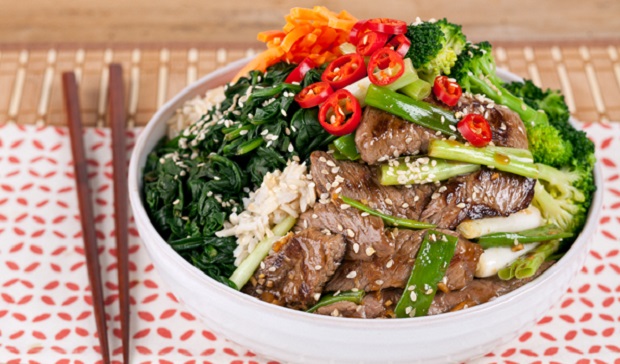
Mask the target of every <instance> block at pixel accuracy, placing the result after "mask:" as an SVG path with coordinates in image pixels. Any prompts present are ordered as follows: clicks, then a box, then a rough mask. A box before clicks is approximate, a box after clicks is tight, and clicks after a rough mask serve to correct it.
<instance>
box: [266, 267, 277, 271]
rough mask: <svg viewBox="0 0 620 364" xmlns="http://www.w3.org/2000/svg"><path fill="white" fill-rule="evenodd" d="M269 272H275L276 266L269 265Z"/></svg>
mask: <svg viewBox="0 0 620 364" xmlns="http://www.w3.org/2000/svg"><path fill="white" fill-rule="evenodd" d="M267 270H268V271H270V272H275V271H276V267H269V269H267Z"/></svg>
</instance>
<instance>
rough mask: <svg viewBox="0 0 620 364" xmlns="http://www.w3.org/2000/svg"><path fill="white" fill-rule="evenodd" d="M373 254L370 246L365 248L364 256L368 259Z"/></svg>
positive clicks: (373, 251)
mask: <svg viewBox="0 0 620 364" xmlns="http://www.w3.org/2000/svg"><path fill="white" fill-rule="evenodd" d="M374 253H375V250H374V249H373V248H372V247H371V246H369V247H368V248H366V255H368V256H369V257H370V256H372V255H373V254H374Z"/></svg>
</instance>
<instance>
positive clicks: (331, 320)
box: [128, 57, 603, 329]
mask: <svg viewBox="0 0 620 364" xmlns="http://www.w3.org/2000/svg"><path fill="white" fill-rule="evenodd" d="M252 58H253V57H246V58H243V59H240V60H238V61H235V62H232V63H229V64H228V65H227V66H224V67H222V68H220V69H218V70H216V71H214V72H211V73H209V74H207V75H205V76H203V77H201V78H200V79H198V80H196V81H195V82H193V83H192V84H190V85H188V86H186V87H185V88H183V90H181V91H180V92H179V93H177V94H176V95H175V96H174V97H173V98H172V99H170V100H168V101H167V102H166V103H165V104H164V105H162V106H161V107H160V108H159V109H158V110H157V112H156V113H155V114H154V115H153V117H152V118H151V119H150V120H149V122H148V124H147V125H146V127H145V128H144V129H143V130H142V131H141V133H140V135H139V137H138V140H137V141H136V144H135V146H134V148H133V151H132V154H131V160H130V165H129V176H128V179H129V199H130V203H131V207H132V212H133V215H134V219H135V220H136V222H137V221H138V220H140V221H143V222H145V224H144V228H145V229H146V230H147V234H145V237H141V241H142V243H143V244H145V245H149V244H150V245H155V246H156V248H157V251H158V252H159V253H161V254H164V255H165V256H166V258H167V259H169V260H170V261H171V262H172V263H173V264H176V265H181V266H184V267H185V270H184V272H185V273H187V274H191V276H192V277H193V278H194V279H196V280H197V281H198V283H200V284H201V285H203V286H205V287H207V288H208V289H210V290H213V291H215V293H216V294H221V295H222V296H223V297H226V298H228V299H238V300H242V302H243V303H244V305H246V308H247V309H251V310H257V311H259V312H266V313H270V314H273V315H278V316H282V315H284V316H287V317H289V318H290V319H292V320H296V321H300V322H306V323H308V324H313V325H317V324H318V325H320V324H330V325H332V324H336V325H338V326H340V327H342V328H352V329H361V328H369V327H370V328H377V329H378V328H386V329H391V328H399V329H400V328H405V327H407V326H412V327H424V326H427V325H438V324H441V323H442V322H445V321H453V320H458V319H459V318H460V317H462V316H471V315H475V314H484V313H485V312H487V311H489V310H495V309H501V308H502V307H504V306H507V305H509V303H510V302H513V301H517V300H520V299H521V298H522V297H524V296H525V297H527V296H528V295H529V293H530V292H531V291H532V290H534V289H535V288H536V287H537V286H539V285H543V284H544V283H545V282H547V281H549V280H552V279H553V278H554V277H555V276H557V275H559V274H562V273H563V268H564V267H565V266H566V265H567V264H569V263H568V262H569V261H571V260H572V259H571V258H574V256H575V255H577V254H579V252H580V251H581V250H582V248H583V249H586V251H587V250H589V246H588V243H589V240H590V239H591V238H592V237H593V235H594V233H595V231H596V225H597V223H598V217H599V214H600V211H601V205H602V195H603V193H602V192H603V178H602V171H601V165H600V161H599V160H597V162H596V164H595V168H594V178H595V185H596V187H597V189H596V191H595V193H594V197H593V201H592V205H591V206H590V210H589V212H588V217H587V220H586V224H585V225H584V227H583V229H582V231H581V232H580V234H579V236H578V237H577V239H576V240H575V242H574V243H573V245H572V246H571V248H570V249H569V250H568V251H567V252H566V254H565V255H564V256H563V257H562V258H561V259H560V260H558V261H557V262H556V263H555V264H554V265H553V266H551V267H550V268H549V269H548V270H547V271H545V272H544V273H543V274H542V275H540V276H539V277H537V278H536V279H535V280H534V281H532V282H529V283H528V284H525V285H524V286H522V287H520V288H518V289H516V290H514V291H512V292H510V293H508V294H505V295H503V296H500V297H498V298H496V299H494V300H492V301H489V302H486V303H485V304H481V305H478V306H474V307H471V308H468V309H467V310H460V311H456V312H447V313H443V314H440V315H433V316H424V317H416V318H415V319H409V320H360V319H355V318H346V317H331V316H324V315H315V314H310V313H307V312H304V311H297V310H292V309H289V308H285V307H281V306H277V305H273V304H270V303H267V302H264V301H261V300H259V299H256V298H255V297H252V296H250V295H247V294H245V293H242V292H240V291H237V290H234V289H232V288H230V287H228V286H226V285H224V284H222V283H220V282H218V281H216V280H215V279H213V278H211V277H209V276H207V275H206V274H204V273H203V272H202V271H200V270H199V269H198V268H196V267H194V266H193V265H191V264H190V263H189V262H187V261H186V260H185V259H183V258H182V257H181V255H179V254H178V253H177V252H175V251H174V250H173V249H172V247H171V246H170V245H169V244H167V243H166V242H165V241H164V239H163V238H162V237H161V236H160V235H159V233H158V232H157V230H156V229H155V227H154V226H153V224H152V223H151V220H150V219H149V217H148V214H147V213H146V209H145V208H144V204H143V200H142V192H141V186H142V169H143V168H144V166H143V165H138V163H139V159H140V157H141V156H142V154H145V153H150V152H151V151H146V150H145V145H146V144H147V141H148V138H149V137H150V135H151V133H152V132H153V130H154V129H155V127H156V126H157V125H158V124H159V123H162V122H164V123H165V122H166V121H167V120H162V119H163V117H164V115H165V114H166V113H168V112H169V110H170V109H171V108H173V107H174V105H177V104H178V103H180V102H185V101H188V100H189V99H190V98H192V97H195V96H197V95H200V94H198V93H197V90H198V89H200V88H201V86H202V85H203V84H205V83H207V82H209V81H210V80H212V79H214V78H216V77H220V76H223V75H225V74H226V73H229V72H232V70H235V69H237V68H240V67H242V66H243V65H244V64H246V63H247V62H248V61H249V60H250V59H252ZM497 72H498V75H499V76H500V77H502V78H503V79H506V80H509V81H512V80H522V79H523V78H521V77H519V76H518V75H516V74H513V73H511V72H509V71H507V70H504V69H501V68H498V70H497ZM214 87H215V86H214ZM175 110H176V108H175ZM173 111H174V110H173ZM570 122H571V123H572V124H573V125H574V126H577V127H578V125H577V124H576V119H574V118H572V117H571V120H570ZM579 129H581V128H579ZM584 232H588V234H584ZM151 237H153V238H154V239H151ZM583 245H586V246H585V247H582V246H583Z"/></svg>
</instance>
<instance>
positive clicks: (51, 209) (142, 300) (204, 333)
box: [0, 123, 620, 364]
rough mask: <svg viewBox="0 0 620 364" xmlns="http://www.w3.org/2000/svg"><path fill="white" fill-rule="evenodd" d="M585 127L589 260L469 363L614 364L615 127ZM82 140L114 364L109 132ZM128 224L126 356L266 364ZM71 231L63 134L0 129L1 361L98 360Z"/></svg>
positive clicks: (619, 146) (77, 236) (618, 335)
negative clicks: (590, 168)
mask: <svg viewBox="0 0 620 364" xmlns="http://www.w3.org/2000/svg"><path fill="white" fill-rule="evenodd" d="M584 127H585V129H586V130H587V131H588V134H589V135H590V137H591V138H593V140H594V141H595V142H596V145H597V148H598V157H599V159H600V160H601V162H602V165H603V168H604V171H603V173H604V179H605V183H606V185H605V187H604V206H603V211H602V214H601V218H600V222H599V230H598V232H597V234H596V235H595V237H594V244H593V248H592V251H591V252H590V255H589V257H588V259H587V262H586V265H585V266H584V267H583V269H582V270H581V272H580V274H579V275H578V277H577V278H576V280H575V281H574V282H573V284H572V286H571V288H570V289H569V291H568V292H567V293H566V294H565V296H564V297H563V298H562V300H561V301H560V302H558V303H557V304H556V305H555V306H554V308H553V309H552V310H551V311H550V312H548V314H547V315H546V316H545V317H544V318H543V319H542V320H540V322H539V323H538V324H537V325H536V326H535V327H533V328H531V329H530V330H528V331H527V332H525V333H524V334H522V335H521V336H520V337H519V338H518V339H516V340H514V341H512V342H510V343H508V344H507V345H505V346H502V347H498V348H496V350H495V351H493V352H492V353H490V354H488V355H487V356H485V357H483V358H480V359H477V360H474V361H472V363H495V362H500V363H504V362H510V363H523V362H545V363H546V362H550V361H555V362H561V363H567V362H579V363H587V362H596V363H603V362H604V363H620V359H619V358H620V254H619V252H620V242H619V241H618V240H619V237H620V181H619V178H620V172H619V169H618V165H620V153H618V151H619V150H620V123H618V124H585V125H584ZM129 134H130V135H129V140H130V142H132V141H133V140H134V137H135V135H134V133H132V132H130V133H129ZM85 138H86V146H87V153H88V160H89V168H90V169H89V171H90V178H91V179H90V181H91V187H92V191H93V205H94V208H95V216H96V228H97V236H98V238H99V244H100V250H101V255H100V261H101V262H102V267H103V269H104V277H105V278H104V281H105V295H106V305H107V306H106V310H107V312H108V314H109V315H110V317H109V321H108V325H109V327H110V330H111V332H112V333H113V334H112V335H111V340H112V341H111V346H112V348H113V350H114V359H115V361H116V362H117V363H120V359H121V354H120V325H119V321H118V319H119V318H118V313H119V312H118V288H117V285H116V284H117V276H116V273H117V272H116V256H115V254H116V252H115V249H114V245H115V241H114V222H113V204H112V201H113V199H112V188H111V187H112V185H111V184H112V179H111V177H112V163H111V149H110V144H111V137H110V132H109V130H107V129H88V130H87V131H86V133H85ZM129 149H130V148H129ZM128 151H129V150H128ZM130 228H131V230H130V231H131V239H130V259H131V272H130V274H131V281H132V283H131V287H132V288H131V302H132V321H131V337H132V343H131V345H132V350H131V352H132V363H188V364H189V363H196V364H198V363H268V362H269V361H267V360H264V359H262V358H260V357H258V356H255V355H254V354H252V353H251V352H248V351H247V350H246V349H244V348H243V347H240V346H238V345H236V344H233V343H231V342H229V341H227V340H225V339H224V338H222V337H219V336H217V335H216V334H215V333H213V332H211V331H209V327H206V326H205V325H204V324H202V323H201V322H199V321H198V320H197V319H196V318H195V317H194V316H193V315H192V314H190V313H189V312H187V311H186V309H185V308H184V307H183V305H182V304H180V303H179V302H177V300H176V299H175V297H174V296H173V295H172V294H171V293H170V292H169V290H168V288H167V287H165V286H164V285H163V284H162V282H161V280H160V278H159V276H158V275H157V272H155V270H154V268H153V265H152V264H151V262H150V261H149V257H148V255H147V253H146V251H145V249H144V248H143V247H142V246H141V245H140V241H139V238H138V234H137V231H136V229H135V227H134V226H133V224H132V225H130ZM80 230H81V229H80V223H79V216H78V208H77V197H76V193H75V182H74V180H73V167H72V164H71V151H70V141H69V136H68V132H67V130H66V129H64V128H53V127H44V128H36V127H34V126H18V125H15V124H8V125H4V126H0V363H5V362H6V363H33V364H34V363H58V364H60V363H96V362H99V361H100V356H99V353H98V350H99V347H98V341H97V338H96V328H95V322H94V317H93V314H92V307H91V300H92V299H91V296H90V292H89V288H88V280H87V275H86V266H85V260H84V250H83V242H82V238H81V231H80Z"/></svg>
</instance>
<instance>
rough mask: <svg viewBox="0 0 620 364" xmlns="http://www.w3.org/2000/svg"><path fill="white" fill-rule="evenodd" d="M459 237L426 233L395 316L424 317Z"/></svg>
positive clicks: (395, 310) (432, 231) (431, 231)
mask: <svg viewBox="0 0 620 364" xmlns="http://www.w3.org/2000/svg"><path fill="white" fill-rule="evenodd" d="M457 242H458V238H457V237H456V236H452V235H446V234H442V233H440V232H438V231H435V230H429V231H427V232H426V235H425V236H424V240H422V245H420V250H419V251H418V255H417V256H416V259H415V262H414V263H413V269H412V270H411V276H410V277H409V281H407V285H406V286H405V290H404V291H403V295H402V296H401V298H400V300H399V301H398V304H397V305H396V308H395V309H394V313H395V314H396V317H398V318H403V317H417V316H425V315H426V313H427V312H428V309H429V307H431V303H432V302H433V298H435V293H436V292H437V283H439V282H441V280H442V279H443V277H444V276H445V274H446V270H447V269H448V265H449V264H450V260H452V256H453V255H454V250H455V249H456V244H457Z"/></svg>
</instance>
